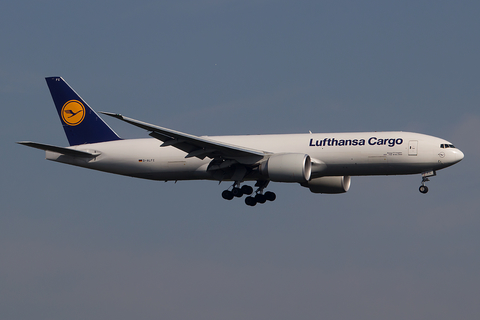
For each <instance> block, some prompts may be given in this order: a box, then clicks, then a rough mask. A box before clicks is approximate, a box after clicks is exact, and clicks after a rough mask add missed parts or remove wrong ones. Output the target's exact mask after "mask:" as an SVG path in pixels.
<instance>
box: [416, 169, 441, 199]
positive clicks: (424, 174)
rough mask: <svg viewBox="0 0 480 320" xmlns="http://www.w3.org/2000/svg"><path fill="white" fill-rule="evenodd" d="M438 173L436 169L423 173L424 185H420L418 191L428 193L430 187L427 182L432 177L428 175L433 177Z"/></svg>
mask: <svg viewBox="0 0 480 320" xmlns="http://www.w3.org/2000/svg"><path fill="white" fill-rule="evenodd" d="M436 175H437V173H436V172H435V170H433V171H428V172H423V173H422V185H421V186H420V188H418V191H420V192H421V193H423V194H425V193H427V192H428V187H427V186H426V185H425V182H427V181H430V179H428V177H433V176H436Z"/></svg>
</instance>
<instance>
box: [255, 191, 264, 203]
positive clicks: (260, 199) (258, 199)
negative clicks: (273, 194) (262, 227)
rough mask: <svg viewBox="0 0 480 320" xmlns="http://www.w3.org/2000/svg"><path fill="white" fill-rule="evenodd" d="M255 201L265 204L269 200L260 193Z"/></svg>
mask: <svg viewBox="0 0 480 320" xmlns="http://www.w3.org/2000/svg"><path fill="white" fill-rule="evenodd" d="M255 200H256V201H257V202H258V203H265V201H267V198H266V197H265V195H263V194H260V193H259V194H257V195H256V196H255Z"/></svg>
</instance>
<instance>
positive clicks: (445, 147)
mask: <svg viewBox="0 0 480 320" xmlns="http://www.w3.org/2000/svg"><path fill="white" fill-rule="evenodd" d="M440 148H442V149H447V148H455V146H454V145H453V144H446V143H442V144H441V145H440Z"/></svg>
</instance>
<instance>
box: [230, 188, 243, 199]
mask: <svg viewBox="0 0 480 320" xmlns="http://www.w3.org/2000/svg"><path fill="white" fill-rule="evenodd" d="M232 194H233V196H234V197H237V198H240V197H241V196H243V192H242V189H240V188H236V187H235V188H233V189H232Z"/></svg>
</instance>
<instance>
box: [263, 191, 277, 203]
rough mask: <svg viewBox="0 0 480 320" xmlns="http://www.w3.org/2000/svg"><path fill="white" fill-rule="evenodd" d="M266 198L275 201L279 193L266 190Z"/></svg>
mask: <svg viewBox="0 0 480 320" xmlns="http://www.w3.org/2000/svg"><path fill="white" fill-rule="evenodd" d="M265 198H266V199H267V200H268V201H274V200H275V199H277V195H276V194H275V193H273V192H271V191H267V192H265Z"/></svg>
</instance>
